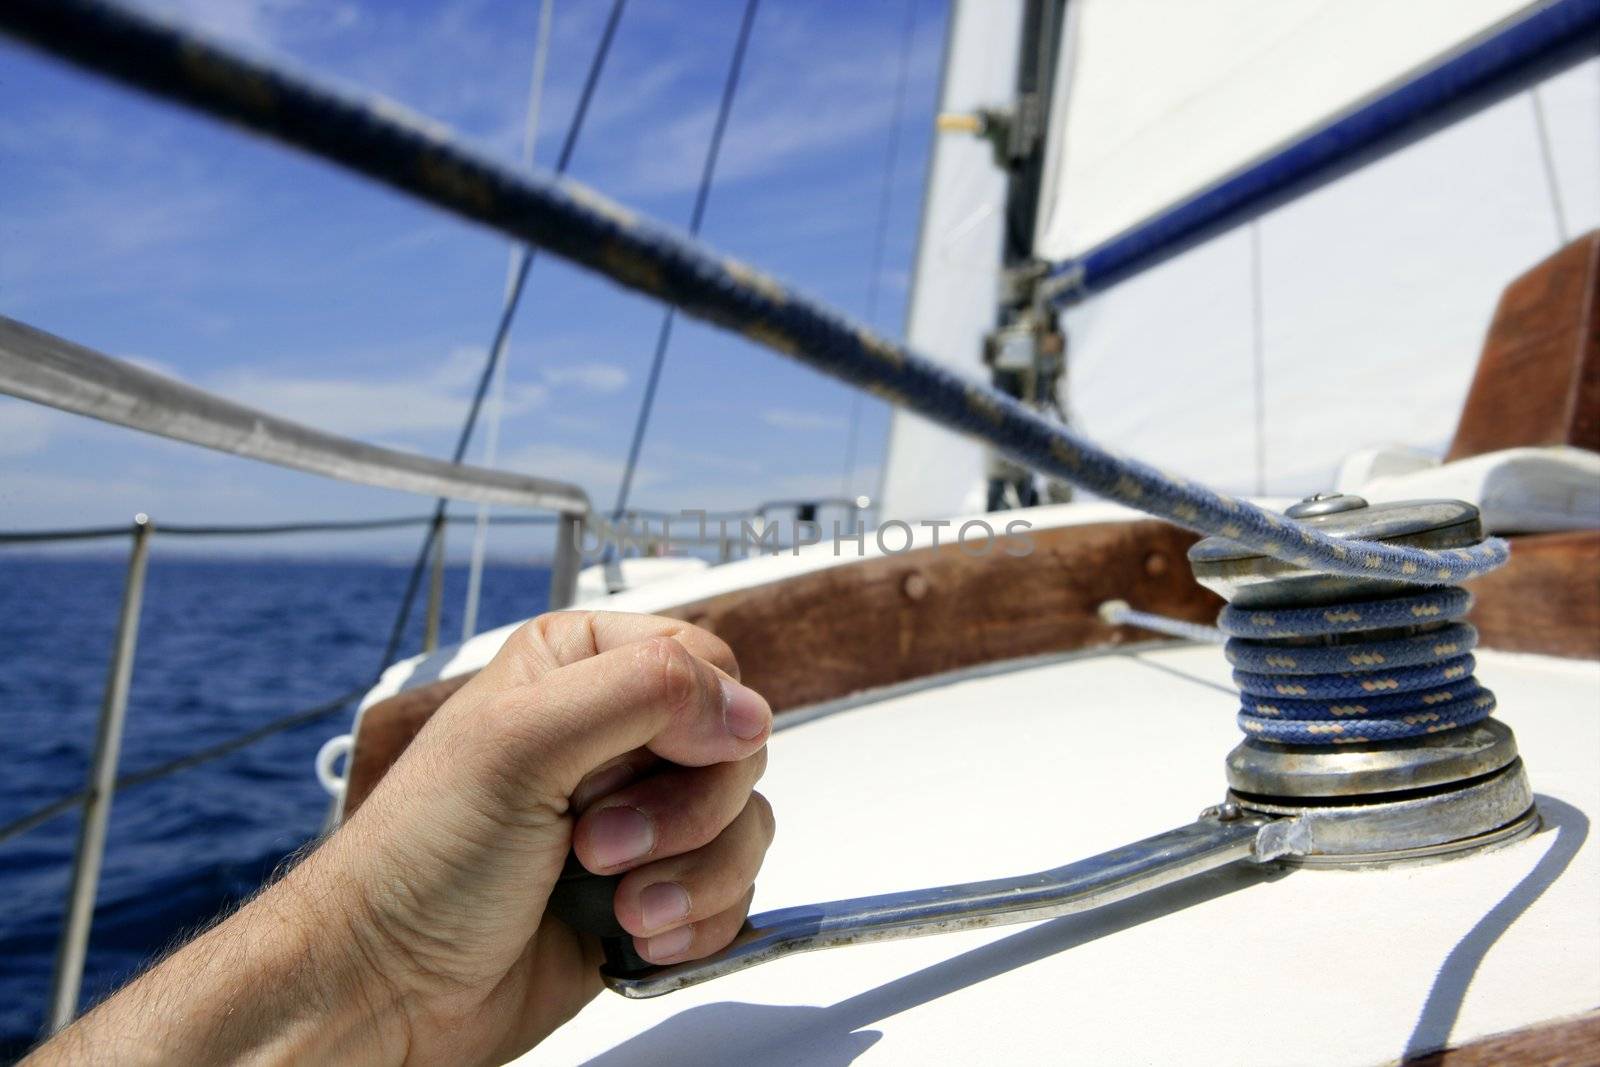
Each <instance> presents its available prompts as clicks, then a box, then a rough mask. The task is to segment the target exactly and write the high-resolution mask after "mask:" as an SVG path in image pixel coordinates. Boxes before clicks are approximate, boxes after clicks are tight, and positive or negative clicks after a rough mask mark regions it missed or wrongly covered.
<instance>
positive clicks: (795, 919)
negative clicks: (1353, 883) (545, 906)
mask: <svg viewBox="0 0 1600 1067" xmlns="http://www.w3.org/2000/svg"><path fill="white" fill-rule="evenodd" d="M1287 825H1288V823H1287V821H1285V820H1274V819H1268V818H1263V817H1259V816H1252V815H1243V814H1241V813H1240V812H1239V810H1238V808H1236V807H1233V806H1231V805H1228V806H1226V808H1225V809H1208V810H1207V811H1206V812H1205V813H1203V814H1202V815H1201V816H1200V818H1199V819H1197V820H1196V821H1195V822H1193V823H1190V824H1189V825H1187V826H1180V827H1178V828H1177V829H1175V830H1168V831H1167V832H1166V833H1161V834H1157V835H1155V836H1154V837H1147V838H1145V839H1144V840H1143V841H1137V842H1134V843H1133V844H1131V845H1124V846H1123V847H1121V848H1116V849H1112V850H1111V851H1110V852H1103V853H1101V854H1100V855H1098V856H1092V857H1090V858H1089V859H1085V860H1079V861H1078V862H1076V863H1069V864H1067V865H1066V866H1065V867H1057V868H1055V869H1053V870H1048V871H1040V872H1039V873H1037V874H1027V875H1022V876H1021V877H1017V878H1001V879H996V880H994V881H989V882H971V883H967V884H965V885H947V886H938V887H936V888H933V889H918V890H912V891H910V892H905V893H888V894H885V895H883V896H875V897H858V898H856V899H854V900H836V901H830V902H828V903H825V904H814V905H808V906H805V907H799V908H785V909H782V910H780V911H770V912H766V913H764V914H761V915H754V916H751V918H750V920H749V921H748V922H747V923H746V924H745V928H744V929H743V930H742V931H740V933H739V936H738V937H736V938H735V939H734V941H733V944H731V945H729V946H728V947H727V948H725V949H723V950H722V951H721V952H719V953H717V954H716V955H713V956H708V957H706V958H705V959H699V960H691V961H689V962H687V963H676V964H672V965H670V966H666V967H654V968H651V969H649V970H647V971H643V972H630V973H626V974H623V973H616V972H614V971H613V969H612V968H609V967H608V968H607V970H606V973H605V974H604V977H605V981H606V985H608V986H610V987H611V988H612V989H613V990H615V991H616V992H618V993H621V994H622V995H623V996H625V997H632V998H645V997H655V996H660V995H661V994H663V993H671V992H673V991H674V990H678V989H682V988H684V987H686V986H691V985H697V984H699V983H701V982H705V981H709V980H710V979H712V978H720V977H721V976H723V975H726V974H732V973H734V972H735V971H742V970H745V969H746V968H749V967H754V966H756V965H757V964H760V963H766V962H768V961H770V960H775V959H779V958H780V957H783V956H787V955H790V954H792V953H796V952H810V951H812V950H814V949H821V948H837V947H840V946H843V945H853V944H860V943H862V942H867V941H888V940H892V939H895V938H902V937H921V936H924V935H926V934H942V933H950V932H953V931H956V930H972V929H977V928H980V927H985V926H1005V925H1008V924H1010V923H1024V922H1036V921H1038V920H1041V919H1053V918H1055V917H1057V916H1060V915H1068V914H1071V913H1073V912H1080V911H1089V910H1091V909H1093V908H1098V907H1100V906H1102V905H1105V904H1110V903H1113V902H1115V901H1118V900H1123V899H1126V898H1127V897H1131V896H1135V895H1137V894H1139V893H1144V892H1148V891H1149V890H1152V889H1156V888H1159V887H1160V886H1164V885H1168V884H1170V883H1172V882H1176V881H1179V880H1181V879H1184V878H1188V877H1190V876H1191V875H1195V874H1200V873H1203V872H1205V871H1209V870H1214V869H1216V868H1218V867H1224V866H1226V865H1228V864H1230V863H1234V862H1236V861H1239V860H1251V861H1253V862H1257V863H1265V862H1268V861H1270V860H1273V859H1276V858H1278V857H1279V856H1281V855H1284V854H1286V853H1287V852H1288V851H1289V850H1288V848H1287V847H1286V842H1285V834H1284V833H1283V830H1284V828H1285V827H1286V826H1287Z"/></svg>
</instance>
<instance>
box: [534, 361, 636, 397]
mask: <svg viewBox="0 0 1600 1067" xmlns="http://www.w3.org/2000/svg"><path fill="white" fill-rule="evenodd" d="M544 380H545V382H546V383H548V384H549V385H550V386H552V387H553V388H558V389H559V388H562V387H564V386H569V385H570V386H572V387H573V388H574V389H581V390H583V391H584V392H586V393H615V392H616V391H617V390H619V389H621V388H623V387H624V386H626V385H627V384H628V372H627V371H625V370H623V369H622V368H621V367H618V366H616V365H615V364H611V363H573V364H570V365H568V366H565V367H550V368H547V369H546V370H545V372H544Z"/></svg>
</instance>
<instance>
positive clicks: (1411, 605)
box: [1219, 588, 1495, 745]
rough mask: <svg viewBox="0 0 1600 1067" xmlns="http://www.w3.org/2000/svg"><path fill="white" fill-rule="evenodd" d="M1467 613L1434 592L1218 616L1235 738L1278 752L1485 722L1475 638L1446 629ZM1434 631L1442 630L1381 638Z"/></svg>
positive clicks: (1462, 600) (1457, 593) (1486, 698)
mask: <svg viewBox="0 0 1600 1067" xmlns="http://www.w3.org/2000/svg"><path fill="white" fill-rule="evenodd" d="M1471 607H1472V597H1471V596H1470V595H1469V594H1468V593H1467V591H1466V590H1464V589H1458V588H1443V589H1431V590H1428V591H1426V592H1423V593H1420V594H1417V595H1415V596H1401V597H1390V598H1387V599H1383V600H1372V601H1364V602H1354V603H1346V604H1333V605H1326V606H1322V607H1315V608H1296V609H1292V610H1288V611H1275V610H1260V611H1253V610H1250V609H1248V608H1238V607H1234V606H1232V605H1230V606H1229V607H1227V608H1224V609H1223V612H1222V618H1221V619H1220V620H1219V625H1220V626H1221V628H1222V630H1223V632H1224V633H1226V634H1228V635H1229V638H1230V639H1229V641H1228V645H1227V657H1228V661H1229V662H1230V663H1232V664H1233V665H1234V666H1235V668H1236V669H1235V670H1234V672H1233V680H1234V681H1235V682H1236V683H1238V686H1239V689H1240V690H1241V691H1242V693H1243V700H1242V702H1241V705H1240V708H1239V727H1240V729H1242V730H1244V732H1245V733H1246V734H1247V735H1249V736H1251V737H1259V738H1262V739H1263V740H1267V741H1278V742H1281V743H1286V744H1304V745H1325V744H1349V743H1352V742H1360V741H1389V740H1394V739H1396V738H1402V737H1416V736H1419V735H1421V734H1432V733H1438V732H1440V731H1442V730H1451V729H1454V728H1456V727H1458V726H1467V725H1470V724H1471V723H1475V722H1478V721H1480V720H1482V719H1485V718H1487V717H1488V716H1489V714H1490V712H1492V711H1494V708H1495V698H1494V694H1493V693H1491V692H1490V691H1489V690H1487V689H1485V688H1483V686H1481V685H1479V684H1478V681H1477V679H1476V678H1474V677H1473V674H1472V672H1473V668H1474V666H1475V665H1476V661H1475V660H1474V659H1473V657H1472V656H1471V655H1470V652H1471V650H1472V647H1473V646H1474V645H1476V644H1477V640H1478V634H1477V631H1476V630H1474V629H1473V628H1472V627H1471V626H1468V625H1466V624H1464V623H1459V622H1456V621H1455V620H1457V619H1459V618H1461V617H1462V616H1463V615H1465V614H1466V613H1467V611H1468V609H1469V608H1471ZM1438 623H1448V624H1449V625H1446V626H1443V627H1439V628H1436V629H1431V630H1427V631H1425V632H1423V633H1420V634H1412V635H1409V636H1405V637H1401V638H1392V637H1388V636H1384V635H1387V634H1390V633H1392V632H1393V631H1394V630H1395V629H1396V628H1397V627H1411V626H1416V625H1418V624H1426V625H1434V624H1438ZM1363 634H1376V635H1379V636H1377V637H1376V638H1372V637H1363V636H1362V635H1363ZM1307 641H1315V642H1320V643H1318V644H1306V643H1305V642H1307Z"/></svg>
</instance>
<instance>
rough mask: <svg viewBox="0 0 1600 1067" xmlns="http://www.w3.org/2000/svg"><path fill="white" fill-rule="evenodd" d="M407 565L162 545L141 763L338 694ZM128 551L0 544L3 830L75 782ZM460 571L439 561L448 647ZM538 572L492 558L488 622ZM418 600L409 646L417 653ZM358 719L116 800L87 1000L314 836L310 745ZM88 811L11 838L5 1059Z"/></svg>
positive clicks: (372, 659)
mask: <svg viewBox="0 0 1600 1067" xmlns="http://www.w3.org/2000/svg"><path fill="white" fill-rule="evenodd" d="M407 569H408V568H407V566H406V565H405V564H400V563H394V564H389V563H376V562H359V561H358V562H351V561H339V562H320V561H319V562H306V561H291V560H281V559H279V560H237V559H216V560H197V559H194V558H192V557H185V556H178V555H171V556H168V555H163V554H162V551H161V545H160V542H159V540H158V541H157V542H156V543H155V546H154V550H153V553H152V558H151V562H150V570H149V577H148V583H147V588H146V595H145V605H144V614H143V626H142V628H141V630H140V638H139V648H138V656H137V659H136V661H135V666H134V672H133V688H132V694H131V698H130V702H129V708H128V720H127V728H126V734H125V737H124V740H123V747H122V760H121V770H122V772H123V773H129V772H137V771H138V770H140V769H142V768H146V767H150V766H153V765H155V764H158V763H161V762H164V761H166V760H169V759H172V758H174V757H177V756H181V755H184V754H185V753H188V752H191V751H193V750H195V749H197V748H199V747H201V746H204V745H208V744H211V743H214V742H217V741H221V740H224V739H226V738H228V737H230V736H232V735H235V734H237V733H240V732H242V731H245V730H248V729H250V728H251V727H253V726H256V725H258V724H261V723H263V722H266V721H267V720H269V719H272V718H275V717H277V716H280V715H284V714H286V713H289V712H292V711H295V710H297V709H300V708H304V707H309V706H311V705H314V704H317V703H320V702H322V701H325V700H328V699H330V698H332V697H334V696H336V695H338V694H340V693H342V692H345V691H347V690H350V689H353V688H355V687H357V686H358V685H360V684H362V683H363V682H365V681H366V680H368V679H369V678H370V677H371V676H372V674H373V672H374V670H375V669H376V667H377V666H378V659H379V658H380V656H381V654H382V651H383V645H384V642H385V639H386V638H387V636H388V633H389V629H390V626H391V624H392V622H393V619H394V615H395V611H396V609H397V607H398V604H399V600H400V594H401V592H402V589H403V586H404V583H405V578H406V572H407ZM122 579H123V565H122V562H121V561H120V560H119V559H116V558H113V557H107V558H104V559H83V558H68V557H41V556H23V555H20V554H18V553H16V552H15V551H10V552H0V824H3V823H6V822H9V821H11V820H13V819H15V818H18V817H20V816H22V815H24V814H26V813H27V812H29V811H32V810H34V809H35V808H37V807H39V806H41V805H42V804H44V803H45V802H47V801H49V800H52V799H55V798H56V797H59V796H61V795H63V794H67V793H71V792H73V791H75V790H78V789H81V788H82V787H83V784H84V777H85V774H86V771H87V767H88V756H89V750H90V747H91V745H92V742H93V738H94V732H95V722H96V719H97V717H98V714H99V705H100V697H101V693H102V690H103V688H104V684H105V669H106V661H107V657H108V654H109V652H110V649H111V640H112V632H113V627H114V622H115V615H116V611H117V605H118V603H119V600H120V597H121V593H122ZM465 586H466V568H465V567H464V566H462V567H455V568H451V569H450V571H449V572H448V573H447V578H446V589H447V596H446V601H445V612H444V622H443V627H442V633H443V634H444V637H445V640H447V641H448V640H451V639H453V638H454V637H456V636H459V634H460V613H461V605H462V599H463V596H464V590H465ZM548 595H549V572H548V571H547V570H546V569H544V568H542V567H531V566H529V567H515V566H493V565H491V566H490V567H489V568H487V574H486V576H485V581H484V598H483V605H482V608H481V609H480V612H479V625H480V628H481V629H487V628H490V627H494V626H498V625H501V624H503V623H507V622H512V621H515V620H517V619H521V618H525V617H527V616H529V615H535V614H538V613H539V612H540V611H542V610H544V607H545V604H546V601H547V599H548ZM420 615H421V605H420V603H419V604H418V606H417V611H416V612H415V615H414V618H415V619H416V622H415V624H414V625H413V628H412V633H411V635H410V637H409V639H408V642H407V644H406V645H405V646H404V651H405V652H406V653H411V652H415V651H416V650H417V648H418V647H419V646H420ZM349 723H350V715H349V713H348V712H343V713H339V714H335V715H332V716H330V717H328V718H326V719H324V720H321V721H318V722H315V723H311V724H308V725H305V726H301V727H298V728H296V729H293V730H290V731H288V732H286V733H281V734H278V735H275V736H273V737H270V738H268V739H266V740H264V741H262V742H260V743H258V744H256V745H254V746H252V747H250V748H247V749H244V750H242V751H239V752H235V753H233V754H231V755H229V756H226V757H223V758H222V759H220V760H218V761H215V762H212V763H209V764H205V765H203V766H200V767H197V768H193V769H190V770H186V771H183V772H181V773H179V774H177V775H174V776H172V777H169V778H165V779H162V780H159V781H154V782H150V783H148V784H145V785H140V786H137V787H134V788H130V789H128V790H126V791H125V792H121V793H119V794H117V797H116V800H115V804H114V806H113V808H112V814H111V828H110V836H109V840H108V843H107V847H106V857H105V868H104V877H103V880H102V882H101V885H100V896H99V903H98V907H97V909H96V911H95V919H94V929H93V932H92V934H91V938H90V948H89V958H88V967H87V976H86V980H85V989H84V997H85V1003H86V1004H87V1003H91V1002H92V1001H93V1000H95V999H98V998H100V997H102V996H104V994H105V993H106V992H107V991H109V990H111V989H114V988H115V987H116V986H117V985H118V984H120V983H121V982H122V981H124V980H125V979H126V978H127V977H128V976H129V975H130V974H132V973H134V972H135V971H137V970H138V969H139V968H140V967H141V966H142V965H143V964H144V963H146V962H147V961H148V960H149V959H150V958H151V956H152V955H154V954H157V953H159V952H161V951H162V950H163V949H164V948H166V947H167V946H169V945H170V944H171V943H172V942H173V940H174V939H175V938H178V937H180V936H182V935H183V934H184V933H185V932H186V931H189V930H192V929H193V928H195V927H196V926H197V925H200V924H203V923H205V922H206V921H207V920H209V919H210V918H211V917H212V916H214V915H216V914H217V912H218V911H220V910H221V909H223V908H225V907H227V906H228V905H229V904H231V903H233V902H235V901H237V900H238V899H240V898H241V897H243V896H246V895H248V894H249V893H251V892H252V891H253V890H254V889H256V888H257V887H258V886H259V885H260V884H261V882H262V880H263V879H264V878H266V877H267V876H269V875H270V874H271V872H272V871H273V869H274V868H275V867H276V866H277V865H278V864H279V863H280V862H282V860H283V859H284V858H285V857H286V856H288V855H289V854H290V853H292V852H293V851H294V850H295V849H297V848H299V847H300V846H301V845H302V844H304V843H305V842H306V841H307V840H309V839H311V838H312V837H314V836H315V835H316V834H317V832H318V831H319V829H320V828H321V825H322V820H323V818H324V816H325V814H326V812H327V806H328V798H327V795H326V794H325V793H324V792H323V791H322V788H321V787H320V786H319V785H318V784H317V781H316V777H315V774H314V773H313V771H312V757H313V756H314V755H315V754H316V751H317V749H318V747H319V746H320V745H321V744H322V742H323V741H324V740H326V739H327V738H328V737H330V736H332V735H334V734H337V733H342V732H344V731H345V730H346V729H347V728H348V726H349ZM77 829H78V819H77V815H76V812H74V813H71V814H68V815H64V816H62V817H60V818H57V819H55V820H54V821H52V822H49V823H47V824H45V825H43V826H40V827H38V828H37V829H34V830H32V831H30V832H29V833H27V834H25V835H23V836H21V837H17V838H13V839H11V840H9V841H3V842H0V901H3V902H4V903H3V906H0V1062H9V1061H11V1060H13V1059H15V1058H16V1057H17V1056H18V1055H20V1053H21V1052H22V1051H23V1050H24V1049H26V1048H27V1046H28V1045H29V1044H31V1043H32V1042H33V1041H34V1040H35V1038H36V1036H37V1034H38V1031H39V1027H40V1025H41V1023H42V1020H43V1012H44V1001H45V996H46V993H47V990H48V988H49V982H50V973H51V969H52V965H53V961H54V952H55V943H56V936H57V932H58V930H59V927H60V923H61V912H62V902H63V894H64V892H65V890H66V886H67V880H68V873H69V867H70V864H71V859H72V850H73V845H74V841H75V835H76V833H77Z"/></svg>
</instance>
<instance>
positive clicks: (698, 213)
mask: <svg viewBox="0 0 1600 1067" xmlns="http://www.w3.org/2000/svg"><path fill="white" fill-rule="evenodd" d="M760 5H761V0H747V2H746V3H745V6H744V21H743V22H741V23H740V25H739V36H738V38H737V39H736V40H735V41H734V45H733V59H732V61H731V62H730V63H729V65H728V79H727V81H726V82H725V83H724V84H723V86H722V101H721V103H720V104H719V105H718V107H717V121H716V125H715V126H713V127H712V128H711V141H710V143H709V144H708V145H707V146H706V158H705V163H704V164H702V166H701V168H700V187H699V189H697V190H696V191H695V196H694V210H693V211H692V212H691V213H690V216H689V234H690V236H698V235H699V233H700V224H701V223H702V222H703V221H705V215H706V202H707V201H708V200H709V199H710V197H711V180H712V178H713V177H714V176H715V175H716V171H717V157H718V156H719V155H720V154H721V153H722V136H723V134H724V133H726V132H727V129H728V115H729V114H730V113H731V112H732V111H733V100H734V97H735V96H736V95H737V94H738V92H739V74H740V71H741V70H742V69H743V67H744V54H745V50H746V48H747V46H748V45H749V44H750V30H751V28H752V27H753V26H754V25H755V21H756V9H757V8H758V7H760ZM676 311H677V308H675V307H673V306H672V305H671V304H668V305H667V308H666V310H665V311H664V312H663V313H662V315H661V330H660V332H659V333H657V334H656V348H655V354H654V356H652V358H651V360H650V374H649V377H648V378H646V379H645V385H644V398H643V399H642V400H641V401H640V403H639V415H638V417H637V418H636V419H635V420H634V423H633V440H632V441H631V442H630V443H629V445H628V461H627V463H626V465H625V466H624V467H623V468H622V482H621V484H619V485H618V486H617V503H616V506H615V507H613V508H612V509H611V521H612V523H613V524H616V523H620V522H622V516H623V513H624V512H626V511H627V508H628V493H629V492H630V491H631V490H632V489H633V476H634V473H635V471H637V470H638V467H639V453H640V452H641V451H642V450H643V448H644V434H645V430H646V428H647V427H648V426H649V425H650V411H651V409H652V408H653V407H654V406H655V402H656V388H657V386H659V385H660V384H661V368H662V366H663V365H664V364H665V363H666V359H667V346H668V345H669V344H670V343H671V341H672V323H673V320H674V319H675V318H676V317H677V316H676V314H675V312H676ZM611 551H612V547H610V546H608V547H607V549H606V554H607V556H608V558H609V556H610V554H611Z"/></svg>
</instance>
